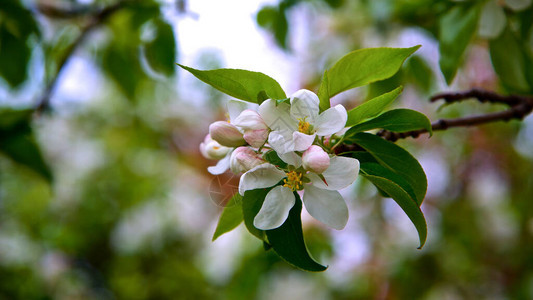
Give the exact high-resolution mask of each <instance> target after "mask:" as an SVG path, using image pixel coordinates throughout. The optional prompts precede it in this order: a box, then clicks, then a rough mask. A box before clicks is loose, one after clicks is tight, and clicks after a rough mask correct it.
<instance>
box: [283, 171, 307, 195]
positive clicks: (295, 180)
mask: <svg viewBox="0 0 533 300" xmlns="http://www.w3.org/2000/svg"><path fill="white" fill-rule="evenodd" d="M302 176H303V174H302V173H298V172H296V171H290V172H289V173H287V178H285V179H283V183H284V184H283V186H284V187H288V188H290V189H291V190H293V191H298V190H301V189H302V188H303V186H302V185H303V181H302Z"/></svg>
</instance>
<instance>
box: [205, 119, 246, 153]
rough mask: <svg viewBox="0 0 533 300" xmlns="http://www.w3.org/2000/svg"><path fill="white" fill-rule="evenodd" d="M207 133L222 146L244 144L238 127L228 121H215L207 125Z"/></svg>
mask: <svg viewBox="0 0 533 300" xmlns="http://www.w3.org/2000/svg"><path fill="white" fill-rule="evenodd" d="M209 134H210V135H211V138H212V139H213V140H215V141H217V142H218V143H219V144H220V145H222V146H226V147H239V146H242V145H244V144H246V143H245V141H244V138H243V137H242V133H241V132H240V131H239V129H237V127H235V126H234V125H232V124H230V123H228V122H224V121H216V122H214V123H213V124H211V125H209Z"/></svg>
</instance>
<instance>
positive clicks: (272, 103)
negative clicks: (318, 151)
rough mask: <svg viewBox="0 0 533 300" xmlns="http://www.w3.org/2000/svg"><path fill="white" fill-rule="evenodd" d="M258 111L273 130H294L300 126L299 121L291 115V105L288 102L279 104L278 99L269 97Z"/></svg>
mask: <svg viewBox="0 0 533 300" xmlns="http://www.w3.org/2000/svg"><path fill="white" fill-rule="evenodd" d="M258 112H259V115H260V116H261V118H262V119H263V121H265V124H267V126H268V127H269V128H270V129H272V130H291V131H294V130H296V129H297V128H298V122H297V121H296V120H294V119H293V118H292V117H291V115H290V106H289V105H288V104H287V103H280V104H277V103H276V100H272V99H267V100H265V101H263V103H261V105H260V106H259V109H258Z"/></svg>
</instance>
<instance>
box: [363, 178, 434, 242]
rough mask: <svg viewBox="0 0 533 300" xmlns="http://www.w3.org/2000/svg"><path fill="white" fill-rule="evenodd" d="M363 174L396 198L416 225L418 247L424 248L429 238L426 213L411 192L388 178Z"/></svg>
mask: <svg viewBox="0 0 533 300" xmlns="http://www.w3.org/2000/svg"><path fill="white" fill-rule="evenodd" d="M362 176H363V177H365V178H366V179H368V180H370V182H372V183H373V184H374V185H375V186H376V187H377V188H379V189H380V190H382V191H384V192H385V193H387V194H388V195H389V196H390V197H391V198H392V199H394V201H396V203H398V205H399V206H400V207H401V208H402V210H403V211H404V212H405V213H406V214H407V216H408V217H409V219H410V220H411V222H413V224H414V225H415V227H416V230H417V231H418V238H419V240H420V246H419V247H418V249H420V248H422V246H424V244H425V242H426V238H427V225H426V219H425V218H424V214H423V213H422V211H421V210H420V207H418V205H417V203H416V202H415V201H413V199H411V197H410V196H409V194H408V193H407V192H406V191H405V190H404V189H402V187H401V186H399V185H398V184H396V183H394V182H393V181H391V180H389V179H387V178H384V177H380V176H374V175H366V174H362Z"/></svg>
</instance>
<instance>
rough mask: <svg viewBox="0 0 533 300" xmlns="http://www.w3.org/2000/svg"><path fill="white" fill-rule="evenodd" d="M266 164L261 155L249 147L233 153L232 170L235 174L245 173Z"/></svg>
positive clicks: (230, 164)
mask: <svg viewBox="0 0 533 300" xmlns="http://www.w3.org/2000/svg"><path fill="white" fill-rule="evenodd" d="M263 163H265V161H264V160H263V159H262V158H261V155H260V154H257V153H256V152H255V151H254V150H252V149H251V148H249V147H239V148H237V149H235V151H233V153H231V157H230V162H229V166H230V170H231V171H232V172H233V173H235V174H239V173H244V172H246V171H248V170H250V169H252V168H254V167H256V166H258V165H260V164H263Z"/></svg>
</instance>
